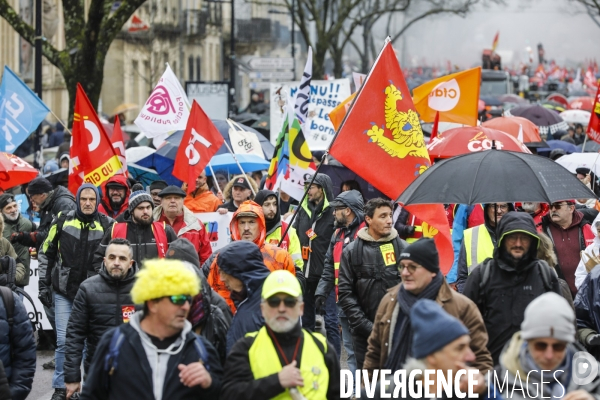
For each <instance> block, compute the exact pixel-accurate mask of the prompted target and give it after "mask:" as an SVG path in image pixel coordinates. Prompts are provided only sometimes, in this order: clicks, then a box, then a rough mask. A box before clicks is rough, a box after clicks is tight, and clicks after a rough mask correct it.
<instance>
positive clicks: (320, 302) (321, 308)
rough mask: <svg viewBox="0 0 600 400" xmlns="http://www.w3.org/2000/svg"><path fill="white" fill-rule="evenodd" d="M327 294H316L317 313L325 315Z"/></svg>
mask: <svg viewBox="0 0 600 400" xmlns="http://www.w3.org/2000/svg"><path fill="white" fill-rule="evenodd" d="M325 300H327V299H326V298H325V296H315V311H316V312H317V314H320V315H325Z"/></svg>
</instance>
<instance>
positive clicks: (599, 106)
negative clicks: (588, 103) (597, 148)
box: [587, 87, 600, 143]
mask: <svg viewBox="0 0 600 400" xmlns="http://www.w3.org/2000/svg"><path fill="white" fill-rule="evenodd" d="M591 114H592V115H590V123H589V124H588V127H587V135H588V137H589V138H590V139H592V140H593V141H594V142H597V143H600V87H598V91H597V92H596V97H594V105H593V107H592V113H591Z"/></svg>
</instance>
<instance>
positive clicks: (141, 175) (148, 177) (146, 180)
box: [127, 162, 181, 187]
mask: <svg viewBox="0 0 600 400" xmlns="http://www.w3.org/2000/svg"><path fill="white" fill-rule="evenodd" d="M127 171H129V176H130V177H132V178H133V179H135V180H136V181H138V182H139V183H141V184H142V185H143V186H144V187H147V186H150V184H151V183H152V182H154V181H159V180H161V179H162V178H161V177H160V175H158V173H157V172H156V171H155V170H153V169H150V168H146V167H142V166H140V165H137V164H135V163H129V162H128V163H127ZM179 185H181V183H179Z"/></svg>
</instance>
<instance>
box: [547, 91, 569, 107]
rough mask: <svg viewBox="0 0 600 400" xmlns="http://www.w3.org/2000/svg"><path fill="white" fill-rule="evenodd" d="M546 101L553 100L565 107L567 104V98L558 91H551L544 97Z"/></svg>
mask: <svg viewBox="0 0 600 400" xmlns="http://www.w3.org/2000/svg"><path fill="white" fill-rule="evenodd" d="M546 100H547V101H553V102H555V103H560V104H562V105H563V107H565V108H567V107H568V106H569V101H568V100H567V98H566V97H565V96H564V95H562V94H560V93H552V94H550V95H548V97H546Z"/></svg>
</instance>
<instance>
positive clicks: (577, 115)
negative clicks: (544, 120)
mask: <svg viewBox="0 0 600 400" xmlns="http://www.w3.org/2000/svg"><path fill="white" fill-rule="evenodd" d="M591 115H592V113H591V112H589V111H585V110H567V111H563V112H561V113H560V116H561V117H562V119H564V120H565V121H566V122H569V123H572V124H581V125H586V126H587V124H588V123H589V122H590V116H591Z"/></svg>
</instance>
